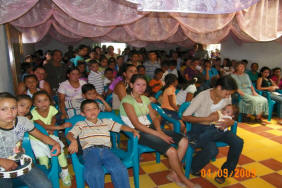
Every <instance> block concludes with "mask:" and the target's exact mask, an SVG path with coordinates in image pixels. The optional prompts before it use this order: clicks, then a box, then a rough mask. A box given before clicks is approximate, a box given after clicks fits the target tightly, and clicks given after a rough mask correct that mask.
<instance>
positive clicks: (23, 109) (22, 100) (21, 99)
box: [17, 95, 32, 119]
mask: <svg viewBox="0 0 282 188" xmlns="http://www.w3.org/2000/svg"><path fill="white" fill-rule="evenodd" d="M17 106H18V116H24V117H27V118H28V119H31V118H32V117H31V113H30V108H31V106H32V100H31V98H30V96H28V95H18V96H17Z"/></svg>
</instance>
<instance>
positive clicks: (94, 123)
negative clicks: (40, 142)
mask: <svg viewBox="0 0 282 188" xmlns="http://www.w3.org/2000/svg"><path fill="white" fill-rule="evenodd" d="M99 112H100V110H99V106H98V104H97V102H95V101H94V100H90V99H86V100H84V101H83V102H82V103H81V114H82V115H83V116H85V117H86V119H85V120H84V121H80V122H78V123H77V124H75V126H74V127H73V128H72V129H71V130H70V132H69V133H68V135H67V139H68V140H69V141H70V142H71V144H70V146H69V148H68V150H69V152H70V153H75V152H77V151H78V143H77V140H76V138H77V137H79V139H80V144H81V146H82V149H83V160H84V166H85V168H84V179H85V181H86V182H87V184H88V185H89V187H90V188H93V187H104V169H103V167H105V168H106V169H107V170H108V171H109V172H110V174H111V177H112V182H113V184H114V187H116V188H130V185H129V179H128V173H127V169H126V167H125V166H124V165H123V164H122V162H121V161H120V159H119V158H118V157H117V156H116V155H115V154H114V153H113V152H112V151H111V149H110V148H111V140H110V131H114V132H119V131H120V130H123V131H128V132H132V133H133V134H134V136H138V137H139V133H138V132H137V131H136V130H135V129H132V128H130V127H127V126H123V125H120V124H118V123H116V122H114V121H112V120H109V119H98V114H99Z"/></svg>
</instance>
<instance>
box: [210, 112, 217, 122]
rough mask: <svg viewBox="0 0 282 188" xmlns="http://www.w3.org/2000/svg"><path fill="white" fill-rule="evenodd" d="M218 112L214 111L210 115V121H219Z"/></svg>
mask: <svg viewBox="0 0 282 188" xmlns="http://www.w3.org/2000/svg"><path fill="white" fill-rule="evenodd" d="M218 118H219V117H218V113H217V112H213V113H211V114H210V115H209V116H208V119H209V122H213V121H217V120H218Z"/></svg>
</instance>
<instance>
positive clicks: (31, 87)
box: [24, 74, 40, 98]
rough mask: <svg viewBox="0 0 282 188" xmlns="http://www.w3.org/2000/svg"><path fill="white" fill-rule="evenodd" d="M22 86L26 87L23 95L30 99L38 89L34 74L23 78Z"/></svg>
mask: <svg viewBox="0 0 282 188" xmlns="http://www.w3.org/2000/svg"><path fill="white" fill-rule="evenodd" d="M24 85H25V87H26V91H25V94H26V95H28V96H30V97H31V98H32V96H33V94H34V93H35V92H37V91H39V90H40V89H39V88H38V87H37V86H38V79H37V77H36V76H35V75H34V74H30V75H27V76H25V77H24Z"/></svg>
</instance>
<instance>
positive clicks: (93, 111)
mask: <svg viewBox="0 0 282 188" xmlns="http://www.w3.org/2000/svg"><path fill="white" fill-rule="evenodd" d="M99 113H100V110H99V107H98V106H97V104H95V103H89V104H86V105H84V108H83V112H81V115H83V116H85V117H86V119H87V120H90V121H91V120H96V119H97V117H98V115H99Z"/></svg>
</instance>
